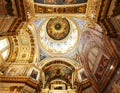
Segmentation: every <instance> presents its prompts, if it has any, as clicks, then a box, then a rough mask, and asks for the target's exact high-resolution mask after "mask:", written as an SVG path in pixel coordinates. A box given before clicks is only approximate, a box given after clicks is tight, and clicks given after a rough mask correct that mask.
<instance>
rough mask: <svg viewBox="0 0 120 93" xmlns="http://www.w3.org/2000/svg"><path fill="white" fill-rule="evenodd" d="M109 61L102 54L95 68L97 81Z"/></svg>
mask: <svg viewBox="0 0 120 93" xmlns="http://www.w3.org/2000/svg"><path fill="white" fill-rule="evenodd" d="M109 62H110V60H109V59H108V58H106V57H105V56H104V55H103V56H102V58H101V60H100V63H99V67H98V68H97V70H96V73H95V76H96V79H97V80H98V81H100V80H101V78H102V76H103V74H104V73H105V71H106V69H107V66H108V64H109Z"/></svg>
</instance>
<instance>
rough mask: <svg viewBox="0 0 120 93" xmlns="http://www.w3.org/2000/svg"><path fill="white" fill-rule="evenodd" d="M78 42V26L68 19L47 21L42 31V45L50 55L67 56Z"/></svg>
mask: <svg viewBox="0 0 120 93" xmlns="http://www.w3.org/2000/svg"><path fill="white" fill-rule="evenodd" d="M55 19H56V20H55ZM67 20H68V21H67ZM51 21H53V22H52V23H51ZM49 22H50V23H49ZM46 26H47V27H46ZM66 26H67V27H66ZM46 28H47V29H46ZM46 30H47V31H46ZM75 37H76V38H75ZM77 41H78V30H77V28H76V25H75V24H74V23H73V21H71V20H69V19H67V18H62V17H61V18H59V17H57V18H53V19H52V20H51V19H50V20H47V21H46V22H44V24H43V25H42V27H41V29H40V44H41V46H42V47H43V49H45V50H46V51H47V52H49V53H53V54H65V53H67V52H68V51H70V50H72V49H73V48H74V47H75V45H76V44H77Z"/></svg>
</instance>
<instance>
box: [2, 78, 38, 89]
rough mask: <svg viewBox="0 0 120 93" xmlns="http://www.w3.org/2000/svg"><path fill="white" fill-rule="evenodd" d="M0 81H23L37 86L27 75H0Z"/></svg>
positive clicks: (34, 86)
mask: <svg viewBox="0 0 120 93" xmlns="http://www.w3.org/2000/svg"><path fill="white" fill-rule="evenodd" d="M0 82H14V83H25V84H27V85H30V86H31V87H33V88H37V87H38V83H37V82H35V81H34V80H32V78H30V77H27V76H14V77H13V76H0Z"/></svg>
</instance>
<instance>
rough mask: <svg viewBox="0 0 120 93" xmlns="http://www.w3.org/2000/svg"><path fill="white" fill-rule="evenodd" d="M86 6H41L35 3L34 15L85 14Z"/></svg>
mask: <svg viewBox="0 0 120 93" xmlns="http://www.w3.org/2000/svg"><path fill="white" fill-rule="evenodd" d="M86 7H87V4H86V3H84V4H78V5H70V6H69V5H66V6H64V5H62V6H60V5H59V6H58V5H43V4H37V3H35V13H39V14H53V13H54V14H75V13H78V14H80V13H83V14H85V13H86Z"/></svg>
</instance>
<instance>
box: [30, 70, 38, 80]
mask: <svg viewBox="0 0 120 93" xmlns="http://www.w3.org/2000/svg"><path fill="white" fill-rule="evenodd" d="M37 75H38V71H36V70H34V69H33V70H32V72H31V75H30V76H31V77H32V78H33V79H37Z"/></svg>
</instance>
